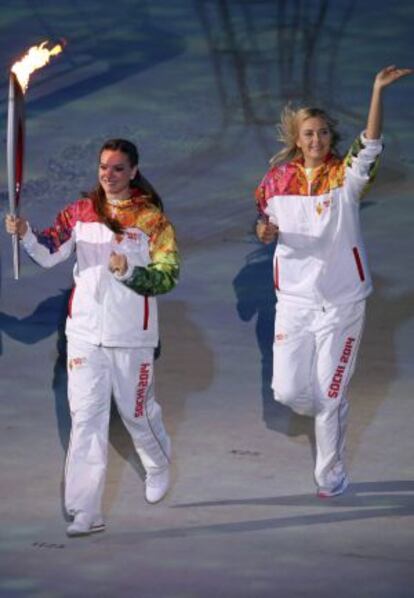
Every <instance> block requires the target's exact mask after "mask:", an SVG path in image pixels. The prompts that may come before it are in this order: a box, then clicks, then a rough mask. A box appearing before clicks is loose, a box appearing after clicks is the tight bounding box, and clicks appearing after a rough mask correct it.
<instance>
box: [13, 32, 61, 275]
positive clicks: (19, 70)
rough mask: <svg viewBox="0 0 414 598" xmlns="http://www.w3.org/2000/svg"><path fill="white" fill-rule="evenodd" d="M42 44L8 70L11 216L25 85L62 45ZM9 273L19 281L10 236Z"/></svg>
mask: <svg viewBox="0 0 414 598" xmlns="http://www.w3.org/2000/svg"><path fill="white" fill-rule="evenodd" d="M46 44H47V41H46V42H43V43H42V44H40V45H39V46H32V47H31V48H30V49H29V50H28V51H27V53H26V54H25V55H24V56H23V58H22V59H21V60H19V61H18V62H16V63H15V64H14V65H13V66H12V68H11V71H10V78H9V107H8V121H7V177H8V192H9V211H10V214H12V215H13V216H18V215H19V203H20V194H21V190H22V184H23V164H24V139H25V135H24V131H25V116H24V94H25V92H26V90H27V87H28V85H29V78H30V75H31V73H32V72H33V71H35V70H37V69H39V68H41V67H42V66H45V65H46V64H47V63H48V62H49V60H50V57H51V56H55V55H56V54H59V53H60V52H61V51H62V49H63V46H62V44H57V45H56V46H54V47H53V48H52V49H51V50H48V49H47V48H46ZM12 244H13V272H14V278H15V280H18V278H19V239H18V236H17V235H13V238H12Z"/></svg>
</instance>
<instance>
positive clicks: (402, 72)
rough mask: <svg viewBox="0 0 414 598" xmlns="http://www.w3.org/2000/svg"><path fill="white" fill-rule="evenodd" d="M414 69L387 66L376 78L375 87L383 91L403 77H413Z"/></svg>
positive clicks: (393, 65)
mask: <svg viewBox="0 0 414 598" xmlns="http://www.w3.org/2000/svg"><path fill="white" fill-rule="evenodd" d="M413 72H414V69H406V68H405V69H399V68H397V67H396V66H395V64H392V65H391V66H386V67H385V68H383V69H381V70H380V72H379V73H378V74H377V76H376V77H375V82H374V86H375V87H377V88H378V89H383V88H384V87H387V86H388V85H391V83H394V81H398V79H401V78H402V77H406V76H407V75H412V73H413Z"/></svg>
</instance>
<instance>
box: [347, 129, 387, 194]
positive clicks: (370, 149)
mask: <svg viewBox="0 0 414 598" xmlns="http://www.w3.org/2000/svg"><path fill="white" fill-rule="evenodd" d="M382 150H383V142H382V138H381V139H367V138H366V137H365V135H364V133H362V134H361V135H359V136H358V137H357V138H356V139H355V141H354V142H353V144H352V145H351V147H350V149H349V151H348V153H347V155H346V156H345V159H344V163H345V166H346V167H347V178H351V179H354V181H359V185H358V187H359V189H358V191H359V198H360V197H361V196H362V195H364V194H365V193H366V192H367V190H368V189H369V187H370V186H371V184H372V182H373V180H374V179H375V176H376V174H377V171H378V166H379V158H380V154H381V152H382Z"/></svg>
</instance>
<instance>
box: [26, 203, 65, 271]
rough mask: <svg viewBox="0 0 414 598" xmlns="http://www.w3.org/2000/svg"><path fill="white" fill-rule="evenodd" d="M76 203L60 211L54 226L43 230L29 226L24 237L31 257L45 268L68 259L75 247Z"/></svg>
mask: <svg viewBox="0 0 414 598" xmlns="http://www.w3.org/2000/svg"><path fill="white" fill-rule="evenodd" d="M74 206H75V204H72V205H70V206H68V207H67V208H65V209H64V210H62V211H61V212H59V214H58V216H57V218H56V220H55V222H54V224H53V226H51V227H49V228H46V229H44V230H43V231H41V232H38V231H36V230H33V231H32V229H31V228H29V230H28V231H27V233H26V235H25V236H24V238H23V239H22V242H23V246H24V248H25V250H26V251H27V253H28V254H29V255H30V257H31V258H32V259H33V260H34V261H35V262H37V263H38V264H40V265H41V266H43V267H45V268H50V267H52V266H54V265H55V264H58V263H59V262H62V261H64V260H66V259H67V258H68V257H69V256H70V254H71V253H72V251H73V249H74V245H75V243H74V239H73V226H74V221H75V215H74V213H75V210H76V208H75V207H74Z"/></svg>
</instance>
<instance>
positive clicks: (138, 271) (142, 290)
mask: <svg viewBox="0 0 414 598" xmlns="http://www.w3.org/2000/svg"><path fill="white" fill-rule="evenodd" d="M138 220H139V221H138V223H137V225H138V226H139V228H141V229H142V230H143V231H144V232H146V233H147V234H148V235H149V238H150V241H149V251H150V258H151V263H150V264H149V265H148V266H147V267H145V268H144V267H141V266H137V267H135V268H134V269H133V271H132V274H131V276H129V278H127V279H126V280H125V281H123V282H124V284H125V285H126V286H127V287H129V288H130V289H132V290H134V291H135V292H137V293H139V294H140V295H149V296H153V295H161V294H163V293H168V292H169V291H171V290H172V289H173V288H174V287H175V285H176V284H177V281H178V277H179V272H180V261H179V254H178V248H177V243H176V237H175V230H174V227H173V226H172V224H171V223H170V222H169V221H168V219H167V218H166V217H165V215H164V214H162V213H161V212H159V211H158V210H156V209H151V210H145V211H144V213H143V214H142V215H140V216H139V219H138Z"/></svg>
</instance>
